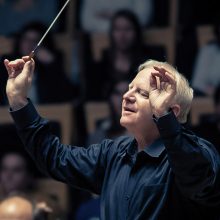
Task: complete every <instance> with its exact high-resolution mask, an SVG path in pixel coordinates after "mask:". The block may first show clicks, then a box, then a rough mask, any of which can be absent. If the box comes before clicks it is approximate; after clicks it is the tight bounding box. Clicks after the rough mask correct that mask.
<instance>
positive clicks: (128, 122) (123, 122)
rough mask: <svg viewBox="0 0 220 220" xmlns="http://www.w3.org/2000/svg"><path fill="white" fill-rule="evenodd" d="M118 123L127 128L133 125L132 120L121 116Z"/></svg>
mask: <svg viewBox="0 0 220 220" xmlns="http://www.w3.org/2000/svg"><path fill="white" fill-rule="evenodd" d="M120 124H121V126H123V127H124V128H126V129H127V130H129V127H130V126H132V125H133V122H132V121H131V120H129V119H128V118H126V117H124V116H122V117H121V119H120Z"/></svg>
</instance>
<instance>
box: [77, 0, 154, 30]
mask: <svg viewBox="0 0 220 220" xmlns="http://www.w3.org/2000/svg"><path fill="white" fill-rule="evenodd" d="M153 3H154V1H152V0H120V1H118V0H111V1H109V0H83V1H82V3H81V4H82V5H81V13H80V21H81V27H82V30H84V31H86V32H89V33H91V32H105V33H106V32H108V30H109V26H110V23H111V19H112V17H113V16H114V14H115V13H116V12H117V11H119V10H122V9H126V10H131V11H132V12H133V13H134V14H135V15H136V16H137V17H138V20H139V22H140V24H141V26H142V27H146V26H147V25H149V23H150V22H151V19H152V14H153Z"/></svg>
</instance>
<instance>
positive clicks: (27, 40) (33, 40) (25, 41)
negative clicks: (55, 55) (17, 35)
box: [19, 30, 41, 56]
mask: <svg viewBox="0 0 220 220" xmlns="http://www.w3.org/2000/svg"><path fill="white" fill-rule="evenodd" d="M40 37H41V36H40V33H38V32H37V31H36V30H28V31H26V32H25V33H24V34H23V36H22V37H21V40H20V44H19V51H20V53H21V55H22V56H27V55H29V54H30V52H31V51H32V50H33V49H34V48H35V47H36V45H37V43H38V41H39V40H40Z"/></svg>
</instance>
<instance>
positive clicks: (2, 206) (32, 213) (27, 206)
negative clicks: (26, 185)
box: [0, 195, 52, 220]
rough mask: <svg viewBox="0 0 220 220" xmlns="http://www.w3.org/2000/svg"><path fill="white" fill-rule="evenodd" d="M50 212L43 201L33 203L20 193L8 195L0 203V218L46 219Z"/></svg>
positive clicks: (6, 219)
mask: <svg viewBox="0 0 220 220" xmlns="http://www.w3.org/2000/svg"><path fill="white" fill-rule="evenodd" d="M50 212H52V210H51V209H50V207H48V206H47V205H46V204H45V203H40V204H34V203H33V202H32V201H31V200H29V199H27V198H26V197H23V196H21V195H15V196H10V197H8V198H5V199H4V200H3V201H2V202H1V203H0V219H1V220H47V219H48V215H49V213H50Z"/></svg>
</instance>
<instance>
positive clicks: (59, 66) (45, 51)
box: [0, 22, 76, 104]
mask: <svg viewBox="0 0 220 220" xmlns="http://www.w3.org/2000/svg"><path fill="white" fill-rule="evenodd" d="M45 30H46V27H45V26H44V25H42V24H41V23H38V22H34V23H31V24H29V25H27V26H26V27H24V29H23V30H22V32H21V33H20V34H19V35H18V37H17V38H16V42H15V47H14V51H13V53H12V54H11V55H7V57H8V58H9V59H15V58H17V57H22V56H27V55H29V54H30V52H31V51H32V50H33V49H34V48H35V46H36V45H37V43H38V41H39V40H40V38H41V37H42V36H43V34H44V32H45ZM62 58H63V57H62V54H61V53H60V52H59V51H58V50H57V49H56V46H55V44H54V42H53V38H52V36H51V33H49V34H48V35H47V37H46V38H45V40H44V42H43V43H42V45H41V46H40V47H39V48H38V49H37V50H36V54H35V62H36V72H35V76H34V87H33V89H31V90H30V94H29V97H31V99H32V100H33V101H34V102H35V103H52V102H65V101H71V100H72V99H73V98H74V96H75V95H76V93H75V91H74V90H75V88H74V86H73V85H72V84H71V82H70V80H69V79H68V78H67V75H66V74H65V72H64V67H63V66H64V63H63V59H62ZM3 60H4V57H3V58H2V61H1V64H0V65H3ZM0 69H1V70H2V75H1V82H0V85H1V92H2V93H3V94H5V86H6V81H7V78H8V74H7V72H6V70H5V68H3V66H1V68H0ZM48 82H49V83H48ZM3 94H2V95H1V100H0V102H1V103H2V104H5V103H6V98H5V99H4V98H3V97H6V96H5V95H4V96H3ZM2 98H3V99H2Z"/></svg>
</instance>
